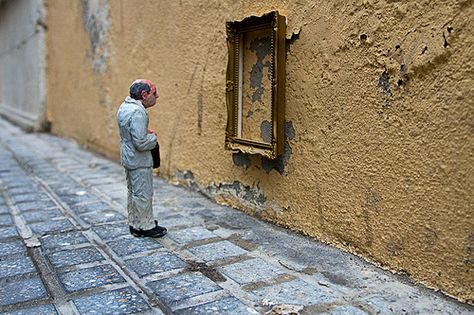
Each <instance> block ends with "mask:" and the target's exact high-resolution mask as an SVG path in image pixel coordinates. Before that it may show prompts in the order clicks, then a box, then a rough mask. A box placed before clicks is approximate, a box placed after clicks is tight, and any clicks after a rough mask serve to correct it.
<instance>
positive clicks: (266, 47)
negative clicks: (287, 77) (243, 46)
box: [250, 37, 272, 102]
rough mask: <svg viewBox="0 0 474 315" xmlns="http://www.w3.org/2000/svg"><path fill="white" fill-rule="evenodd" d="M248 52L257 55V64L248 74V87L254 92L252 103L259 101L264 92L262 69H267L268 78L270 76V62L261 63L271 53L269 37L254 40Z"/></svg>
mask: <svg viewBox="0 0 474 315" xmlns="http://www.w3.org/2000/svg"><path fill="white" fill-rule="evenodd" d="M250 50H251V51H252V52H254V53H255V54H256V55H257V62H256V63H255V64H254V65H253V66H252V71H251V72H250V87H252V88H253V89H255V90H254V92H253V94H252V102H256V101H261V100H262V95H263V91H264V89H265V88H264V87H263V85H262V79H263V68H265V67H266V68H268V76H269V79H270V76H271V73H272V71H271V69H270V68H271V62H269V61H267V62H266V63H263V60H264V59H265V58H266V57H267V56H269V55H270V54H271V53H272V45H271V39H270V37H261V38H256V39H255V40H254V41H252V42H251V43H250Z"/></svg>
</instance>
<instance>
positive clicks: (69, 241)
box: [40, 231, 89, 249]
mask: <svg viewBox="0 0 474 315" xmlns="http://www.w3.org/2000/svg"><path fill="white" fill-rule="evenodd" d="M40 240H41V244H42V245H43V247H44V248H46V249H52V248H56V247H63V246H71V245H78V244H84V243H88V242H89V241H88V239H87V238H86V237H85V236H84V234H82V232H79V231H73V232H65V233H59V234H48V235H45V236H43V237H41V239H40Z"/></svg>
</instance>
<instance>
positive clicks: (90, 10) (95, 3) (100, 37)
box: [82, 0, 110, 74]
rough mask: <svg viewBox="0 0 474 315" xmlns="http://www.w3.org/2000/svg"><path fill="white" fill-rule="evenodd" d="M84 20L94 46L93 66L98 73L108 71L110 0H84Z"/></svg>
mask: <svg viewBox="0 0 474 315" xmlns="http://www.w3.org/2000/svg"><path fill="white" fill-rule="evenodd" d="M82 20H83V23H84V27H85V29H86V31H87V33H88V34H89V40H90V42H91V47H92V67H93V69H94V71H95V72H96V73H98V74H104V73H105V72H106V71H107V64H106V60H107V58H108V55H109V52H108V48H107V34H108V29H109V27H110V20H109V2H108V0H82Z"/></svg>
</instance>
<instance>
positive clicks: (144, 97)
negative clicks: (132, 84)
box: [142, 90, 147, 100]
mask: <svg viewBox="0 0 474 315" xmlns="http://www.w3.org/2000/svg"><path fill="white" fill-rule="evenodd" d="M146 94H147V93H146V91H145V90H143V91H142V100H144V99H146V96H147V95H146Z"/></svg>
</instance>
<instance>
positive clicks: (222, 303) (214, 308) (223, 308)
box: [175, 297, 259, 315]
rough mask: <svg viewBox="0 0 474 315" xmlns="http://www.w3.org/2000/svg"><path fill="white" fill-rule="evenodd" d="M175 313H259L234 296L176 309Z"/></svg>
mask: <svg viewBox="0 0 474 315" xmlns="http://www.w3.org/2000/svg"><path fill="white" fill-rule="evenodd" d="M175 314H177V315H249V314H259V312H257V311H256V310H255V309H253V308H251V307H248V306H247V305H245V304H244V303H242V302H241V301H240V300H238V299H236V298H235V297H228V298H224V299H220V300H217V301H214V302H210V303H205V304H201V305H198V306H194V307H190V308H185V309H181V310H177V311H176V312H175Z"/></svg>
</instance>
